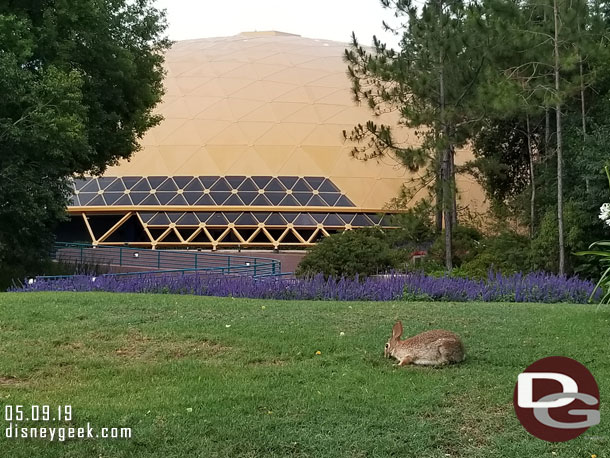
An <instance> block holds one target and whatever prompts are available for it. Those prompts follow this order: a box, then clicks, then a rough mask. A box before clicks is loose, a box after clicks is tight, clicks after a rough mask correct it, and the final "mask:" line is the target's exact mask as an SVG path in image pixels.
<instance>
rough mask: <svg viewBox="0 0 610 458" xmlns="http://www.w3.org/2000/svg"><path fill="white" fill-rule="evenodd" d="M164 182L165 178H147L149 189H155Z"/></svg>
mask: <svg viewBox="0 0 610 458" xmlns="http://www.w3.org/2000/svg"><path fill="white" fill-rule="evenodd" d="M166 180H167V177H166V176H152V177H148V182H149V183H150V188H151V189H157V188H158V187H159V186H161V184H162V183H163V182H164V181H166Z"/></svg>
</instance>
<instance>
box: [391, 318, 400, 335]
mask: <svg viewBox="0 0 610 458" xmlns="http://www.w3.org/2000/svg"><path fill="white" fill-rule="evenodd" d="M401 335H402V323H401V322H400V321H397V322H396V324H395V325H394V327H393V328H392V337H393V338H394V339H399V338H400V336H401Z"/></svg>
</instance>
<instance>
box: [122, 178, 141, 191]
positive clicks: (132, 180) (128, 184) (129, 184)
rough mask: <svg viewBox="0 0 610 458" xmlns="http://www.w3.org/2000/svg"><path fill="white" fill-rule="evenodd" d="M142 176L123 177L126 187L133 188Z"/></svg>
mask: <svg viewBox="0 0 610 458" xmlns="http://www.w3.org/2000/svg"><path fill="white" fill-rule="evenodd" d="M141 179H142V177H123V178H121V180H123V184H124V185H125V189H132V188H133V187H134V186H135V185H136V184H138V183H139V182H140V180H141Z"/></svg>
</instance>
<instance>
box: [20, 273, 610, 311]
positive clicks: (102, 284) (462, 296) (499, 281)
mask: <svg viewBox="0 0 610 458" xmlns="http://www.w3.org/2000/svg"><path fill="white" fill-rule="evenodd" d="M11 290H12V291H15V292H16V291H22V292H31V291H79V292H81V291H82V292H85V291H108V292H121V293H165V294H192V295H199V296H221V297H236V298H237V297H243V298H253V299H288V300H338V301H394V300H413V301H415V300H419V301H421V300H425V301H455V302H465V301H484V302H492V301H493V302H495V301H501V302H545V303H552V302H571V303H586V302H588V300H589V297H590V296H591V295H593V298H594V299H599V295H600V294H601V293H600V292H599V291H597V292H594V291H595V285H594V284H593V283H592V282H590V281H587V280H581V279H579V278H577V277H565V276H559V275H554V274H549V273H543V272H530V273H527V274H521V273H517V274H512V275H502V274H501V273H493V272H490V273H489V274H488V276H487V278H485V279H482V280H474V279H467V278H456V277H450V276H443V277H432V276H428V275H425V274H424V273H407V274H403V273H391V274H388V275H383V276H371V277H367V278H353V279H350V278H345V277H342V278H324V276H323V275H316V276H313V277H309V278H300V279H296V278H289V277H273V276H269V277H258V278H257V277H251V276H232V275H217V274H209V273H202V272H191V273H180V274H179V273H164V274H158V273H157V274H155V273H143V274H134V275H123V276H116V275H101V276H97V277H96V276H92V275H76V276H70V277H65V278H50V279H44V278H39V279H36V280H33V281H29V282H26V283H25V284H24V285H22V286H18V287H13V288H12V289H11Z"/></svg>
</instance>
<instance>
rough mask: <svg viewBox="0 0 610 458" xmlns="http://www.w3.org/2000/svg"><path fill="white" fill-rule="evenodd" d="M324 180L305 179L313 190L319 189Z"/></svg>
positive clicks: (317, 178) (315, 178) (318, 178)
mask: <svg viewBox="0 0 610 458" xmlns="http://www.w3.org/2000/svg"><path fill="white" fill-rule="evenodd" d="M324 180H325V178H323V177H305V181H307V183H309V186H311V187H312V188H313V189H319V188H320V185H322V182H324Z"/></svg>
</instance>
